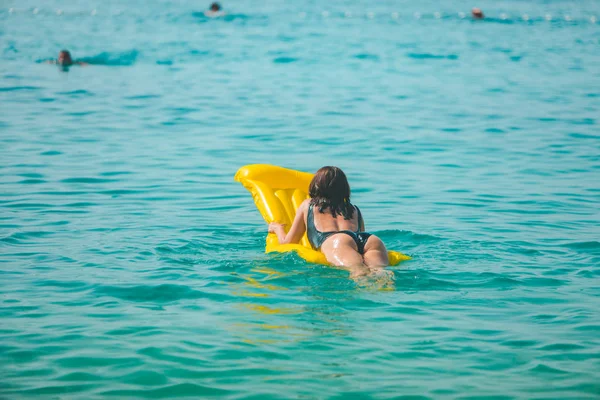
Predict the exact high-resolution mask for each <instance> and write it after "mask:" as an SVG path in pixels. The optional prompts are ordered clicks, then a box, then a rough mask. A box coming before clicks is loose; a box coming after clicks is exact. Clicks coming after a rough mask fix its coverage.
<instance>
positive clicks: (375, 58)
mask: <svg viewBox="0 0 600 400" xmlns="http://www.w3.org/2000/svg"><path fill="white" fill-rule="evenodd" d="M353 57H354V58H356V59H358V60H371V61H379V56H378V55H376V54H370V53H360V54H355V55H354V56H353Z"/></svg>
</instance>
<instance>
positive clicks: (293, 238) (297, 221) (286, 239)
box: [269, 200, 310, 244]
mask: <svg viewBox="0 0 600 400" xmlns="http://www.w3.org/2000/svg"><path fill="white" fill-rule="evenodd" d="M309 201H310V200H305V201H303V202H302V204H300V207H298V211H297V212H296V217H295V218H294V222H292V227H291V228H290V230H289V232H288V233H287V234H286V233H285V227H284V225H283V224H280V223H277V222H271V223H270V224H269V233H274V234H276V235H277V239H278V240H279V244H288V243H298V242H300V239H302V236H303V235H304V232H306V222H305V221H306V218H305V215H306V211H307V210H308V203H309Z"/></svg>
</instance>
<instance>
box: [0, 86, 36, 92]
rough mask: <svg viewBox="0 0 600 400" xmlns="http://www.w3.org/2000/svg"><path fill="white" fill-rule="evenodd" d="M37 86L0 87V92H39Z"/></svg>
mask: <svg viewBox="0 0 600 400" xmlns="http://www.w3.org/2000/svg"><path fill="white" fill-rule="evenodd" d="M40 89H41V87H39V86H5V87H0V92H17V91H27V90H40Z"/></svg>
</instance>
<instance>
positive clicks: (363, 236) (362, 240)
mask: <svg viewBox="0 0 600 400" xmlns="http://www.w3.org/2000/svg"><path fill="white" fill-rule="evenodd" d="M338 233H345V234H346V235H348V236H350V237H352V239H354V242H356V247H358V253H359V254H365V244H367V240H369V237H370V236H371V234H370V233H367V232H354V231H337V232H327V233H325V232H323V234H324V235H326V236H325V237H324V238H323V242H324V241H325V239H327V238H328V237H329V236H331V235H336V234H338Z"/></svg>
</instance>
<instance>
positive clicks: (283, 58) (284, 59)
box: [273, 57, 298, 64]
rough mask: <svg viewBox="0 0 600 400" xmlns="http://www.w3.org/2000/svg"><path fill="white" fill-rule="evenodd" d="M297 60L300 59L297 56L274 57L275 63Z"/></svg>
mask: <svg viewBox="0 0 600 400" xmlns="http://www.w3.org/2000/svg"><path fill="white" fill-rule="evenodd" d="M296 61H298V59H297V58H295V57H277V58H275V59H273V62H274V63H275V64H290V63H293V62H296Z"/></svg>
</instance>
